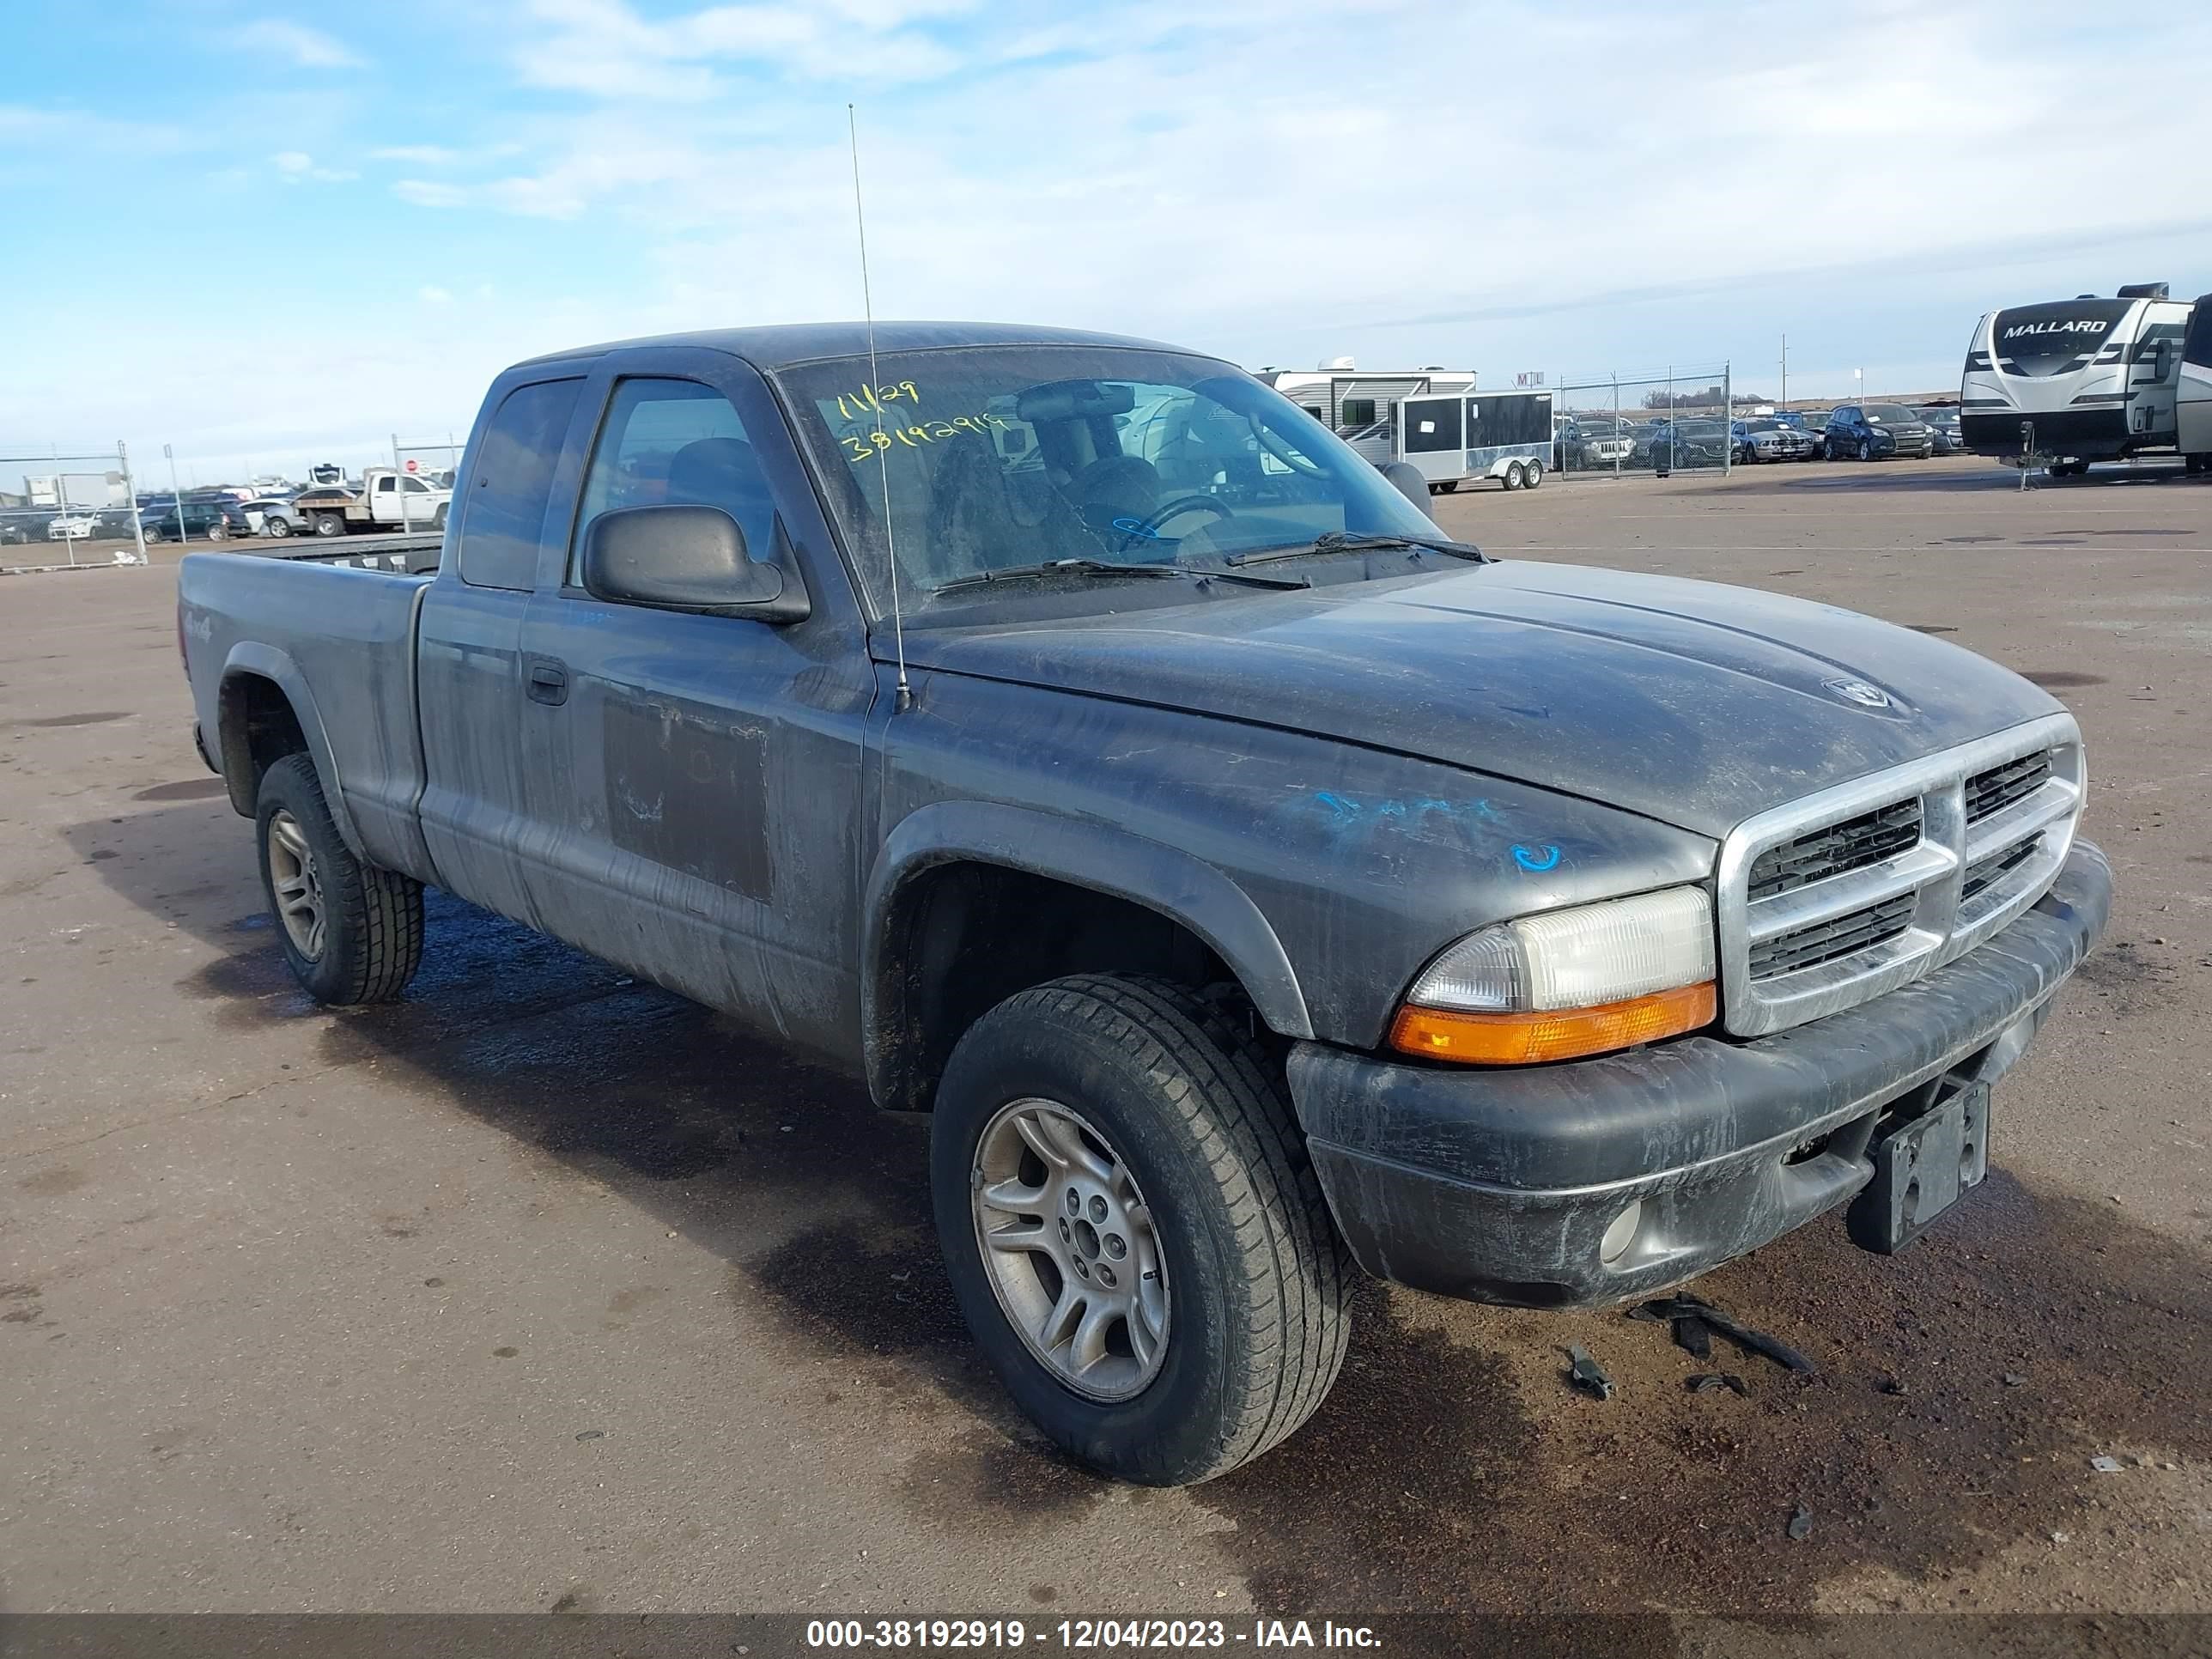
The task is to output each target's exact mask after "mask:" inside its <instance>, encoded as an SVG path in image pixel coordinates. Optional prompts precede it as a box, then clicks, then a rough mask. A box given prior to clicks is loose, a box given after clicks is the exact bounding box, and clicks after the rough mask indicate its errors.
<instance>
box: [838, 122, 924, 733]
mask: <svg viewBox="0 0 2212 1659" xmlns="http://www.w3.org/2000/svg"><path fill="white" fill-rule="evenodd" d="M845 132H846V136H847V137H848V138H849V139H850V140H851V141H852V146H853V222H854V224H856V225H857V226H859V228H860V309H861V312H862V313H864V314H865V315H866V319H867V324H868V403H869V404H870V405H871V406H872V408H873V409H874V410H875V411H876V467H877V470H878V476H880V477H881V478H882V479H883V485H884V548H885V549H886V550H888V551H889V553H890V566H891V646H892V649H893V650H894V651H895V652H896V653H897V656H898V712H899V713H901V714H904V713H905V712H906V711H907V710H908V709H909V708H913V707H914V688H913V687H912V686H910V685H908V684H907V678H906V618H905V617H903V616H902V615H901V614H900V611H899V570H898V533H897V532H896V530H894V529H893V528H892V526H891V461H890V440H889V439H888V438H886V437H884V404H883V399H882V398H880V397H878V395H877V393H876V387H877V386H878V385H880V384H881V383H882V377H881V376H880V375H878V374H877V373H876V301H875V297H874V295H872V294H871V293H870V292H869V291H868V215H867V210H866V208H864V207H862V206H861V204H860V118H859V117H858V116H856V115H854V112H853V106H851V105H850V104H848V105H846V106H845Z"/></svg>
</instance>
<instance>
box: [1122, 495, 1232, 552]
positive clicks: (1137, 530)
mask: <svg viewBox="0 0 2212 1659" xmlns="http://www.w3.org/2000/svg"><path fill="white" fill-rule="evenodd" d="M1179 513H1212V514H1213V515H1214V516H1215V517H1216V518H1218V519H1233V518H1235V517H1236V516H1237V514H1236V513H1234V512H1232V511H1231V510H1230V509H1229V508H1228V507H1224V506H1223V505H1222V504H1221V503H1220V502H1219V501H1217V500H1215V499H1214V498H1213V497H1212V496H1211V495H1177V496H1176V498H1175V499H1174V500H1172V501H1169V502H1168V503H1167V504H1166V505H1165V506H1164V507H1155V508H1154V509H1153V510H1152V513H1151V515H1150V516H1149V517H1147V518H1145V519H1143V520H1139V521H1138V522H1136V523H1134V524H1132V523H1131V522H1130V521H1129V520H1128V519H1127V518H1126V517H1124V518H1119V519H1116V520H1114V528H1115V529H1116V530H1118V531H1120V532H1121V547H1119V548H1117V549H1116V550H1115V551H1117V552H1121V551H1126V550H1127V549H1128V547H1129V546H1130V544H1132V543H1134V542H1138V541H1148V542H1156V541H1158V540H1160V539H1161V536H1160V526H1162V525H1164V524H1165V523H1166V522H1167V521H1168V520H1170V519H1172V518H1175V517H1176V515H1177V514H1179Z"/></svg>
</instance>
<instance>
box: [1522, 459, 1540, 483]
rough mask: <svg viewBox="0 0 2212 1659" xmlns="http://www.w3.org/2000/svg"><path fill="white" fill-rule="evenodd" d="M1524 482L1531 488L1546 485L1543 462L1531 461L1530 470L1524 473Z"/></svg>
mask: <svg viewBox="0 0 2212 1659" xmlns="http://www.w3.org/2000/svg"><path fill="white" fill-rule="evenodd" d="M1522 483H1524V484H1525V485H1526V486H1527V487H1528V489H1542V488H1543V487H1544V464H1543V462H1541V461H1531V462H1529V463H1528V471H1527V472H1526V474H1524V475H1523V477H1522Z"/></svg>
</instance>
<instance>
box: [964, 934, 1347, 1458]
mask: <svg viewBox="0 0 2212 1659" xmlns="http://www.w3.org/2000/svg"><path fill="white" fill-rule="evenodd" d="M930 1185H931V1191H932V1196H933V1200H934V1202H935V1208H936V1213H937V1226H938V1234H939V1241H940V1243H942V1245H943V1248H944V1250H945V1263H946V1267H947V1271H948V1273H949V1274H950V1276H951V1283H952V1289H953V1293H954V1295H955V1296H956V1297H957V1299H958V1301H959V1304H960V1309H961V1311H962V1313H963V1315H964V1316H966V1318H967V1321H968V1324H969V1328H970V1329H971V1330H972V1331H973V1332H974V1333H975V1340H976V1343H977V1346H979V1347H980V1348H981V1350H982V1352H983V1354H984V1357H985V1358H987V1359H988V1360H989V1362H990V1363H991V1365H992V1367H993V1368H994V1370H996V1371H997V1372H998V1374H999V1376H1000V1379H1001V1380H1002V1381H1003V1382H1004V1383H1005V1384H1006V1389H1007V1390H1008V1392H1009V1393H1011V1394H1012V1396H1013V1398H1014V1401H1015V1403H1016V1404H1017V1405H1018V1406H1019V1407H1021V1409H1022V1410H1023V1411H1024V1413H1027V1415H1028V1416H1029V1417H1030V1420H1031V1421H1033V1422H1034V1423H1036V1425H1037V1426H1038V1427H1039V1428H1040V1429H1042V1431H1044V1432H1045V1434H1047V1435H1048V1436H1049V1437H1051V1439H1052V1440H1053V1441H1054V1442H1055V1443H1057V1444H1059V1445H1060V1446H1061V1447H1062V1448H1064V1449H1066V1451H1067V1452H1068V1453H1069V1454H1071V1455H1073V1456H1074V1457H1076V1458H1078V1459H1079V1460H1081V1461H1082V1462H1085V1463H1088V1464H1090V1465H1091V1466H1092V1467H1094V1468H1098V1469H1101V1470H1103V1471H1104V1472H1106V1473H1107V1474H1112V1475H1115V1476H1118V1477H1120V1478H1121V1479H1123V1480H1133V1481H1136V1482H1139V1483H1141V1484H1143V1485H1147V1486H1184V1485H1188V1484H1189V1483H1191V1482H1194V1481H1199V1480H1207V1479H1210V1478H1211V1477H1212V1476H1214V1475H1217V1474H1224V1473H1225V1472H1226V1471H1228V1470H1230V1469H1232V1468H1236V1467H1237V1465H1238V1464H1240V1463H1243V1462H1247V1461H1249V1459H1251V1458H1254V1457H1256V1456H1258V1455H1260V1454H1261V1453H1262V1452H1264V1451H1266V1450H1267V1449H1268V1448H1269V1447H1271V1446H1273V1445H1274V1444H1275V1443H1277V1442H1278V1441H1279V1440H1281V1439H1283V1438H1284V1437H1285V1436H1287V1435H1288V1434H1290V1433H1291V1431H1293V1430H1295V1429H1296V1428H1297V1426H1298V1425H1300V1424H1301V1423H1303V1422H1304V1421H1305V1419H1307V1418H1308V1417H1309V1416H1310V1415H1311V1414H1312V1413H1313V1411H1314V1409H1315V1407H1317V1406H1319V1405H1320V1404H1321V1402H1322V1398H1323V1397H1324V1396H1325V1395H1327V1394H1328V1389H1329V1385H1330V1384H1331V1383H1333V1382H1334V1380H1335V1377H1336V1374H1337V1371H1338V1369H1339V1368H1340V1365H1341V1364H1342V1363H1343V1358H1344V1350H1345V1344H1346V1339H1347V1336H1348V1334H1349V1316H1348V1314H1347V1311H1346V1292H1347V1288H1348V1279H1349V1277H1350V1267H1349V1265H1348V1261H1347V1259H1346V1254H1345V1251H1344V1248H1343V1245H1342V1243H1340V1241H1339V1239H1338V1238H1337V1236H1336V1233H1335V1230H1334V1226H1333V1225H1332V1224H1331V1222H1330V1220H1329V1216H1328V1206H1327V1205H1326V1204H1325V1203H1324V1201H1323V1200H1322V1194H1321V1188H1320V1184H1319V1182H1317V1181H1316V1179H1315V1176H1314V1173H1313V1168H1312V1165H1311V1164H1310V1163H1309V1162H1308V1160H1307V1158H1306V1154H1305V1148H1304V1143H1303V1141H1302V1140H1301V1139H1300V1138H1299V1136H1298V1133H1297V1124H1296V1121H1295V1119H1294V1117H1293V1115H1292V1113H1291V1105H1290V1101H1289V1098H1288V1096H1287V1091H1286V1090H1285V1085H1284V1082H1283V1077H1282V1072H1281V1068H1280V1067H1279V1066H1278V1065H1276V1064H1275V1063H1274V1062H1273V1060H1272V1059H1271V1058H1270V1057H1269V1056H1268V1055H1267V1054H1266V1053H1265V1052H1264V1051H1263V1050H1262V1049H1261V1047H1260V1046H1259V1045H1258V1044H1257V1043H1256V1042H1255V1041H1254V1040H1253V1039H1252V1037H1251V1036H1249V1032H1248V1031H1247V1030H1246V1028H1245V1026H1244V1025H1243V1024H1242V1023H1241V1022H1240V1021H1238V1020H1237V1019H1235V1018H1231V1017H1229V1016H1228V1015H1227V1014H1225V1012H1223V1011H1222V1010H1221V1009H1220V1008H1219V1007H1218V1006H1215V1005H1213V1004H1212V1003H1210V1002H1208V1001H1207V1000H1206V999H1204V998H1202V997H1200V995H1199V994H1196V993H1195V992H1193V991H1190V990H1188V989H1186V988H1184V987H1179V986H1171V985H1167V984H1163V983H1160V982H1158V981H1150V980H1138V979H1128V978H1122V977H1120V976H1115V975H1075V976H1073V977H1070V978H1066V979H1060V980H1055V981H1052V982H1051V983H1049V984H1046V985H1041V986H1038V987H1035V988H1034V989H1031V990H1027V991H1024V992H1021V993H1019V994H1017V995H1014V996H1012V997H1010V998H1008V999H1007V1000H1006V1001H1004V1002H1002V1003H1000V1005H999V1006H997V1007H996V1008H994V1009H993V1010H992V1011H991V1012H989V1013H987V1014H986V1015H984V1016H983V1018H981V1019H980V1020H978V1021H977V1022H976V1023H975V1025H974V1026H973V1027H971V1028H970V1029H969V1031H968V1032H967V1034H966V1035H965V1036H963V1037H962V1038H961V1040H960V1042H959V1045H958V1047H957V1048H955V1049H954V1051H953V1054H952V1058H951V1062H950V1064H949V1065H948V1066H946V1068H945V1079H944V1082H943V1084H942V1085H941V1086H940V1087H939V1091H938V1097H937V1104H936V1110H935V1113H934V1115H933V1121H932V1124H931V1129H930Z"/></svg>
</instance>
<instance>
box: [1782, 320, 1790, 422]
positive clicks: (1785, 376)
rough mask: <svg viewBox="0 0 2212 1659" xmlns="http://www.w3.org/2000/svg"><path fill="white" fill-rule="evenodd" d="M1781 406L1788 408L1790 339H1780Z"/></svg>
mask: <svg viewBox="0 0 2212 1659" xmlns="http://www.w3.org/2000/svg"><path fill="white" fill-rule="evenodd" d="M1782 406H1783V408H1784V409H1787V408H1789V407H1790V337H1789V336H1788V335H1787V334H1785V335H1784V336H1783V337H1782Z"/></svg>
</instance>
